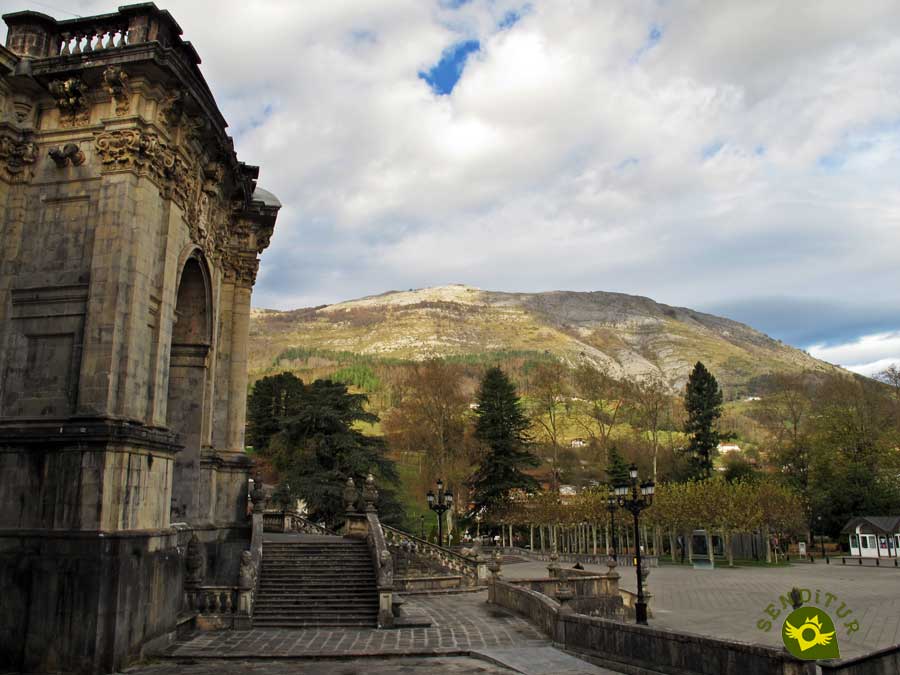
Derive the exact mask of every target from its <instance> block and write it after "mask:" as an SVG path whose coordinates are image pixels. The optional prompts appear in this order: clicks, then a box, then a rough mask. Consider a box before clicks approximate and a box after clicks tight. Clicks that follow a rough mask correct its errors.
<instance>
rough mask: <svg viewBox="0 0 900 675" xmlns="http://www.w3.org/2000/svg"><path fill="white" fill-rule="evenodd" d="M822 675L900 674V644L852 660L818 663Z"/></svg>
mask: <svg viewBox="0 0 900 675" xmlns="http://www.w3.org/2000/svg"><path fill="white" fill-rule="evenodd" d="M817 663H818V666H819V668H821V669H822V675H878V674H880V673H900V644H897V645H893V646H892V647H885V648H884V649H879V650H877V651H874V652H871V653H869V654H864V655H862V656H856V657H852V658H846V659H840V660H829V661H817Z"/></svg>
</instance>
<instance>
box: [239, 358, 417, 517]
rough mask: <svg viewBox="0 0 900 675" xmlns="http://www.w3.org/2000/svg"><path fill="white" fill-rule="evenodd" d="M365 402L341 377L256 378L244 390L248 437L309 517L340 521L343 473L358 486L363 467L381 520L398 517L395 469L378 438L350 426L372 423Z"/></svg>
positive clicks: (373, 416) (344, 478)
mask: <svg viewBox="0 0 900 675" xmlns="http://www.w3.org/2000/svg"><path fill="white" fill-rule="evenodd" d="M366 400H367V399H366V397H365V395H363V394H351V393H349V392H348V391H347V386H346V385H345V384H342V383H340V382H331V381H330V380H316V381H315V382H313V383H312V384H304V383H303V382H302V381H301V380H299V379H297V378H296V377H294V376H293V375H291V374H290V373H283V374H282V375H278V376H273V377H271V378H263V379H262V380H260V381H259V382H257V384H256V386H255V387H254V388H253V391H252V392H251V394H250V398H249V400H248V404H247V408H248V413H250V411H253V412H252V416H251V415H250V414H248V417H249V418H250V419H249V421H248V437H249V436H253V437H254V438H255V439H256V438H258V439H259V442H260V446H259V447H258V448H256V449H257V451H258V452H259V453H260V455H262V456H263V457H266V458H267V459H269V460H270V461H271V463H272V466H273V467H274V468H275V470H276V471H277V472H278V475H279V477H280V478H281V480H282V482H283V483H290V486H291V494H292V496H295V497H299V498H301V499H303V500H305V501H306V504H307V507H308V508H309V511H310V515H311V516H312V518H313V519H314V520H317V521H318V520H324V521H326V522H327V523H329V524H335V523H336V522H337V521H339V520H340V518H341V516H342V514H343V512H344V503H343V489H344V485H345V484H346V481H347V478H350V477H352V478H353V480H354V482H355V483H356V484H357V485H358V486H361V485H362V484H363V483H364V481H365V479H366V475H367V474H368V473H369V472H372V473H374V474H375V475H376V477H377V478H378V479H379V480H378V491H379V499H378V510H379V515H380V517H381V519H382V520H384V521H385V522H388V523H390V522H398V521H399V519H400V518H401V517H402V507H401V506H400V504H399V502H398V501H397V498H396V495H395V494H394V489H393V486H394V485H396V483H397V481H398V476H397V470H396V467H395V465H394V463H393V462H392V461H391V460H390V459H388V457H387V447H386V445H385V442H384V439H383V438H381V437H376V436H366V435H365V434H363V433H362V432H360V431H359V430H358V429H355V428H354V424H355V423H356V422H357V421H361V422H369V423H372V422H377V421H378V416H377V415H375V414H374V413H371V412H368V411H367V410H366V409H365V403H366ZM267 414H269V415H270V416H271V419H268V418H266V415H267ZM251 430H252V433H251Z"/></svg>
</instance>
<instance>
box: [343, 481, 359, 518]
mask: <svg viewBox="0 0 900 675" xmlns="http://www.w3.org/2000/svg"><path fill="white" fill-rule="evenodd" d="M356 499H357V494H356V484H355V483H354V482H353V477H352V476H351V477H350V478H348V479H347V484H346V485H345V486H344V507H345V508H346V509H347V513H356Z"/></svg>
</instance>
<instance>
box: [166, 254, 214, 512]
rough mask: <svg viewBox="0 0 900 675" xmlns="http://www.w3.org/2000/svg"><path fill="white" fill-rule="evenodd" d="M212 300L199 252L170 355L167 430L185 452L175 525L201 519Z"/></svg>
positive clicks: (182, 296)
mask: <svg viewBox="0 0 900 675" xmlns="http://www.w3.org/2000/svg"><path fill="white" fill-rule="evenodd" d="M211 295H212V294H211V287H210V278H209V270H208V268H207V266H206V262H205V261H204V259H203V257H202V255H201V254H200V252H199V251H195V252H194V253H192V254H191V255H189V256H188V258H187V260H186V261H185V263H184V266H183V267H182V270H181V276H180V279H179V283H178V290H177V292H176V302H175V310H174V316H173V320H172V321H173V323H172V342H171V347H170V351H169V390H168V400H167V406H166V425H167V426H168V427H169V428H170V429H172V430H173V431H176V432H177V433H178V438H179V442H180V444H181V445H182V446H183V449H182V450H181V451H180V452H179V453H178V455H177V457H176V461H175V473H174V476H173V481H172V505H171V520H172V522H188V523H192V522H196V519H197V516H198V515H199V480H200V447H201V444H202V429H203V418H204V412H205V408H206V405H207V404H208V402H207V401H206V400H205V395H206V382H207V377H208V369H209V351H210V345H211V344H212V300H211Z"/></svg>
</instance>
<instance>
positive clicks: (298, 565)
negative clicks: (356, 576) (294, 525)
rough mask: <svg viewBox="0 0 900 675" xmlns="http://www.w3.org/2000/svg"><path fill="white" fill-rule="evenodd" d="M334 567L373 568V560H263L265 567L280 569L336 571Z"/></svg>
mask: <svg viewBox="0 0 900 675" xmlns="http://www.w3.org/2000/svg"><path fill="white" fill-rule="evenodd" d="M334 565H341V566H342V567H343V566H346V567H350V568H361V567H366V566H368V567H371V566H372V561H371V560H331V561H328V562H317V561H310V560H306V561H304V560H268V559H263V567H270V568H273V569H275V568H279V569H334V567H333V566H334Z"/></svg>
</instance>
